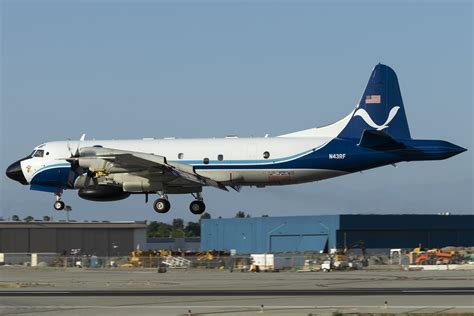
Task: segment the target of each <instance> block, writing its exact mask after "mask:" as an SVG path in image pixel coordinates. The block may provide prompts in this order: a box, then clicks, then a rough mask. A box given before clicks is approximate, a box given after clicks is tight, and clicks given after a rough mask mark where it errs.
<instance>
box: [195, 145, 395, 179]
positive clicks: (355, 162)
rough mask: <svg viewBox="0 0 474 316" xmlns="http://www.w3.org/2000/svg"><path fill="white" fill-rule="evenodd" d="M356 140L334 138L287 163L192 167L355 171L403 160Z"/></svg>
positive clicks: (211, 164) (238, 163)
mask: <svg viewBox="0 0 474 316" xmlns="http://www.w3.org/2000/svg"><path fill="white" fill-rule="evenodd" d="M357 141H358V140H357ZM357 141H356V140H355V139H341V138H337V139H334V140H332V141H331V142H330V143H329V144H327V145H326V146H324V147H323V148H321V149H319V150H316V149H314V150H311V151H308V153H307V154H305V155H303V156H300V157H298V158H296V159H292V160H289V161H283V162H279V159H275V160H272V159H268V160H260V161H259V162H260V163H259V164H254V165H252V164H242V163H241V161H228V162H226V163H224V164H214V163H213V162H212V161H211V162H210V163H209V164H207V165H205V164H202V162H201V161H199V164H195V168H196V169H198V170H199V169H201V170H219V169H225V170H229V169H230V170H239V169H246V170H248V169H250V170H251V169H255V170H258V169H325V170H337V171H345V172H356V171H361V170H366V169H371V168H375V167H380V166H383V165H387V164H392V163H395V162H399V161H401V160H403V159H401V155H400V152H395V151H392V152H388V151H378V150H373V149H369V148H363V147H359V146H357V143H358V142H357ZM330 155H336V156H332V157H338V158H330ZM296 156H299V155H296ZM340 157H343V158H340ZM263 163H265V164H263Z"/></svg>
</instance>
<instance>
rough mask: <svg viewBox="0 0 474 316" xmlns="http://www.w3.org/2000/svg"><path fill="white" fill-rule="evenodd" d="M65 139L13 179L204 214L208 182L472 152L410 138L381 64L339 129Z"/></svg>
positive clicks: (270, 181)
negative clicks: (185, 202)
mask: <svg viewBox="0 0 474 316" xmlns="http://www.w3.org/2000/svg"><path fill="white" fill-rule="evenodd" d="M84 136H85V135H83V136H82V137H81V138H80V140H79V141H71V140H67V141H55V142H47V143H44V144H41V145H39V146H37V147H35V148H34V150H33V152H32V153H31V155H29V156H27V157H25V158H23V159H20V160H19V161H17V162H15V163H13V164H12V165H10V166H9V167H8V169H7V170H6V175H7V176H8V177H9V178H11V179H13V180H16V181H18V182H19V183H21V184H23V185H28V184H29V185H30V188H31V190H39V191H45V192H50V193H53V194H54V195H55V197H56V201H55V203H54V208H55V209H56V210H62V209H64V207H65V204H64V202H63V201H62V200H61V196H62V193H63V191H64V190H68V189H78V190H79V192H78V194H79V196H80V197H81V198H83V199H86V200H91V201H116V200H121V199H125V198H127V197H129V196H130V195H131V194H144V195H145V202H148V196H149V194H158V199H156V200H155V201H154V203H153V208H154V210H155V211H156V212H157V213H166V212H168V211H169V210H170V207H171V205H170V202H169V199H168V195H169V194H170V195H171V194H192V195H193V197H194V200H193V201H192V202H191V204H190V207H189V208H190V211H191V212H192V213H193V214H202V213H203V212H204V211H205V209H206V205H205V204H204V200H203V196H202V190H203V187H214V188H218V189H221V190H226V191H228V190H229V188H232V189H234V190H236V191H239V190H240V188H241V187H243V186H255V187H265V186H274V185H290V184H298V183H305V182H312V181H320V180H324V179H328V178H333V177H338V176H342V175H346V174H351V173H354V172H360V171H363V170H367V169H372V168H377V167H381V166H385V165H395V164H397V163H399V162H405V161H424V160H442V159H447V158H450V157H452V156H455V155H457V154H460V153H462V152H464V151H466V150H467V149H465V148H462V147H460V146H457V145H454V144H452V143H450V142H447V141H443V140H420V139H413V138H412V137H411V135H410V130H409V127H408V122H407V118H406V114H405V108H404V105H403V101H402V97H401V92H400V88H399V85H398V79H397V75H396V74H395V72H394V71H393V69H392V68H390V67H389V66H386V65H383V64H380V63H379V64H378V65H376V66H375V67H374V69H373V70H372V73H371V75H370V78H369V82H368V84H367V87H366V89H365V91H364V94H363V95H362V98H361V99H360V102H359V103H358V104H357V106H356V107H355V109H353V110H352V112H350V113H349V114H348V115H347V116H345V117H344V118H343V119H341V120H339V121H337V122H336V123H333V124H331V125H327V126H323V127H318V128H310V129H305V130H301V131H297V132H293V133H289V134H284V135H280V136H277V137H268V135H266V136H265V137H251V138H239V137H236V136H231V137H225V138H211V139H174V138H171V139H169V138H165V139H141V140H85V138H84Z"/></svg>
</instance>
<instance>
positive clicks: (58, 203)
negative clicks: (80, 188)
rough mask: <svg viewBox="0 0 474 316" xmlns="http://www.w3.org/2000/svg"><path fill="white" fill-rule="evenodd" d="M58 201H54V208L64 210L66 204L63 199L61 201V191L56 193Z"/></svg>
mask: <svg viewBox="0 0 474 316" xmlns="http://www.w3.org/2000/svg"><path fill="white" fill-rule="evenodd" d="M55 195H56V202H54V209H55V210H56V211H62V210H64V207H65V206H66V204H64V202H63V201H61V193H56V194H55Z"/></svg>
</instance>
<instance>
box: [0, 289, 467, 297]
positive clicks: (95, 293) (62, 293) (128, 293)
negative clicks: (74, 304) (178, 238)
mask: <svg viewBox="0 0 474 316" xmlns="http://www.w3.org/2000/svg"><path fill="white" fill-rule="evenodd" d="M316 295H319V296H321V295H322V296H334V295H336V296H348V295H349V296H354V295H383V296H386V295H474V287H464V288H451V287H443V288H410V289H403V288H369V289H367V288H365V289H337V290H305V289H294V290H219V291H216V290H68V291H64V290H56V291H54V290H53V291H52V290H33V291H31V290H9V291H0V297H1V296H161V297H163V296H223V297H225V296H233V297H238V296H316Z"/></svg>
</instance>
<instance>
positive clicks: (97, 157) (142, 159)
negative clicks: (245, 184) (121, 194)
mask: <svg viewBox="0 0 474 316" xmlns="http://www.w3.org/2000/svg"><path fill="white" fill-rule="evenodd" d="M67 160H68V161H69V162H71V163H73V162H76V163H78V165H79V166H80V167H82V168H85V169H88V170H89V171H91V172H94V173H96V175H98V176H100V175H106V174H109V173H119V172H145V173H147V172H148V173H150V174H151V173H152V172H155V173H156V172H162V173H163V174H165V175H172V176H175V177H178V178H181V179H183V180H186V181H189V182H191V183H193V184H198V185H201V186H211V187H215V188H218V189H221V190H225V191H228V190H227V188H226V187H225V186H224V185H223V184H222V183H220V182H218V181H215V180H212V179H209V178H207V177H203V176H201V175H198V174H197V173H196V172H195V170H194V167H193V166H191V165H187V164H183V163H179V162H174V161H167V159H166V157H164V156H159V155H155V154H146V153H142V152H133V151H126V150H118V149H112V148H102V147H100V148H99V147H84V148H81V149H80V150H79V154H78V155H77V157H71V158H68V159H67Z"/></svg>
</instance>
